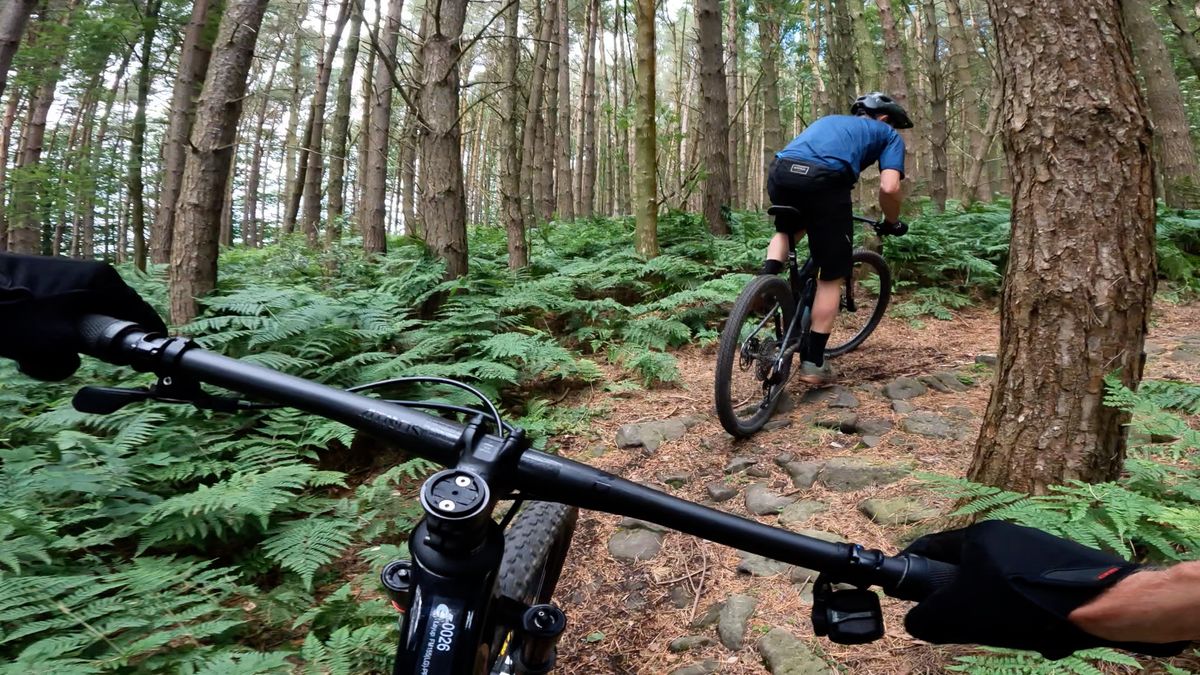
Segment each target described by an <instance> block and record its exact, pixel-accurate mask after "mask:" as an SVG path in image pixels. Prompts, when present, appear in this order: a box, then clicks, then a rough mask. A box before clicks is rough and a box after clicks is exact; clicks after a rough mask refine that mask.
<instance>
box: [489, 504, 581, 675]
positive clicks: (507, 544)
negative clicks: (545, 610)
mask: <svg viewBox="0 0 1200 675" xmlns="http://www.w3.org/2000/svg"><path fill="white" fill-rule="evenodd" d="M578 518H579V509H576V508H575V507H573V506H566V505H563V504H556V503H554V502H530V503H528V504H526V505H525V507H524V508H523V509H521V512H520V513H518V514H517V517H516V518H515V519H514V520H513V523H512V525H511V526H510V527H509V528H508V531H506V532H505V533H504V557H503V559H502V560H501V562H500V577H499V579H498V580H497V582H496V583H497V584H498V586H499V589H500V593H501V594H502V595H505V596H508V597H510V598H513V599H515V600H519V601H521V602H523V603H525V604H527V605H536V604H541V603H545V602H549V601H550V597H551V596H552V595H554V589H555V588H556V587H557V586H558V578H559V575H560V574H561V573H562V567H563V563H565V562H566V560H567V551H568V550H569V549H570V548H571V537H573V536H574V535H575V521H576V520H578ZM514 629H515V627H514V626H500V627H499V629H498V630H497V635H496V642H495V643H494V645H495V649H494V653H495V656H494V657H493V658H492V667H491V669H490V670H489V671H488V672H489V673H491V674H492V675H504V674H505V673H511V672H512V671H513V660H512V659H511V658H510V656H509V655H510V653H511V652H510V650H511V649H512V647H513V646H514V642H513V636H514Z"/></svg>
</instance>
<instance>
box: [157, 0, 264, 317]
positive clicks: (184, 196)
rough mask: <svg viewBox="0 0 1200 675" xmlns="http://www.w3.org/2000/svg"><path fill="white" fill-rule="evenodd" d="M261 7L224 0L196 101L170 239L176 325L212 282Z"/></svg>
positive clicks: (247, 0)
mask: <svg viewBox="0 0 1200 675" xmlns="http://www.w3.org/2000/svg"><path fill="white" fill-rule="evenodd" d="M266 8H267V0H228V4H227V5H226V8H225V14H224V16H223V17H221V25H220V29H219V31H218V34H217V40H216V42H215V43H214V45H215V47H214V49H213V52H212V58H211V60H210V63H209V69H208V74H207V77H206V78H205V82H204V90H203V91H202V92H201V94H200V100H199V101H198V102H197V105H196V121H195V124H194V126H193V129H192V135H191V138H190V139H189V143H188V152H187V161H186V162H185V163H184V169H183V181H182V191H181V193H180V197H179V208H178V213H177V216H176V217H177V222H176V226H177V227H176V232H175V237H174V238H173V240H172V244H171V267H170V281H171V286H170V299H171V321H172V322H173V323H174V324H176V325H181V324H185V323H188V322H190V321H191V320H192V319H194V318H196V315H197V313H198V312H199V305H198V304H197V299H198V298H200V297H202V296H204V295H205V294H207V293H208V292H209V291H211V290H212V289H214V288H215V287H216V284H217V252H218V247H217V238H218V235H219V233H220V226H221V222H220V219H221V215H220V209H221V208H222V205H223V203H224V199H223V194H224V191H225V181H226V180H227V179H228V177H229V171H230V167H231V165H232V163H233V148H234V140H235V137H236V136H237V129H238V120H239V119H240V118H241V114H242V101H243V100H244V99H245V94H246V79H247V75H249V73H250V62H251V60H252V57H253V55H254V45H255V43H256V42H257V40H258V34H259V27H260V26H261V24H262V18H263V12H264V11H265V10H266Z"/></svg>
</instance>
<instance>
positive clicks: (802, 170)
mask: <svg viewBox="0 0 1200 675" xmlns="http://www.w3.org/2000/svg"><path fill="white" fill-rule="evenodd" d="M788 171H791V172H792V173H798V174H800V175H801V176H807V175H808V167H807V166H805V165H803V164H793V165H792V167H791V168H790V169H788Z"/></svg>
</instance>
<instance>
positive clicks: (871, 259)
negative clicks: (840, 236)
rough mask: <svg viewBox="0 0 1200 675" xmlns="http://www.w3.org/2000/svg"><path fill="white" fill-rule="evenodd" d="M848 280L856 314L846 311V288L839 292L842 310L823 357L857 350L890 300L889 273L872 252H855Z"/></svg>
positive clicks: (878, 320)
mask: <svg viewBox="0 0 1200 675" xmlns="http://www.w3.org/2000/svg"><path fill="white" fill-rule="evenodd" d="M852 260H853V263H852V266H851V273H850V278H848V279H847V280H846V284H847V286H850V285H852V289H853V290H852V291H851V292H852V296H853V298H854V304H855V311H854V312H853V313H851V312H848V311H846V309H847V308H846V306H845V305H846V290H847V289H846V288H843V290H842V311H841V312H840V316H838V320H837V323H836V324H835V325H834V329H833V333H832V334H831V335H830V336H829V344H828V346H827V347H826V348H825V356H826V357H833V356H841V355H842V354H846V353H848V352H852V351H854V350H855V349H858V348H859V346H860V345H862V343H863V341H865V340H866V339H867V338H868V337H870V335H871V333H873V332H875V329H876V328H877V327H878V326H879V322H880V321H882V320H883V315H884V313H885V312H887V306H888V303H889V302H890V301H891V299H892V271H891V270H890V269H889V268H888V265H887V262H886V261H885V260H884V259H883V256H881V255H879V254H878V253H876V252H874V251H865V250H863V249H859V250H857V251H855V252H854V255H853V258H852Z"/></svg>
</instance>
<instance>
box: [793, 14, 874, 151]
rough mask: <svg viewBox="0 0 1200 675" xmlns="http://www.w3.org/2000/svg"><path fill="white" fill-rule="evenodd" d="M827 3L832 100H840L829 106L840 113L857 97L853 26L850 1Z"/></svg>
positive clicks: (832, 102)
mask: <svg viewBox="0 0 1200 675" xmlns="http://www.w3.org/2000/svg"><path fill="white" fill-rule="evenodd" d="M828 1H831V2H832V5H830V10H831V11H830V12H829V13H828V21H829V24H828V25H829V45H830V47H829V52H830V61H831V64H832V66H833V73H834V87H833V93H834V96H833V98H835V99H841V100H838V101H831V106H832V107H833V108H834V112H841V111H842V110H843V109H845V108H846V107H847V106H849V105H850V102H851V101H853V100H854V99H855V98H856V97H857V96H858V88H857V87H856V86H855V82H854V25H853V22H852V21H851V20H850V9H849V7H848V3H849V2H850V1H851V0H827V2H828ZM777 149H778V148H777Z"/></svg>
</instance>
